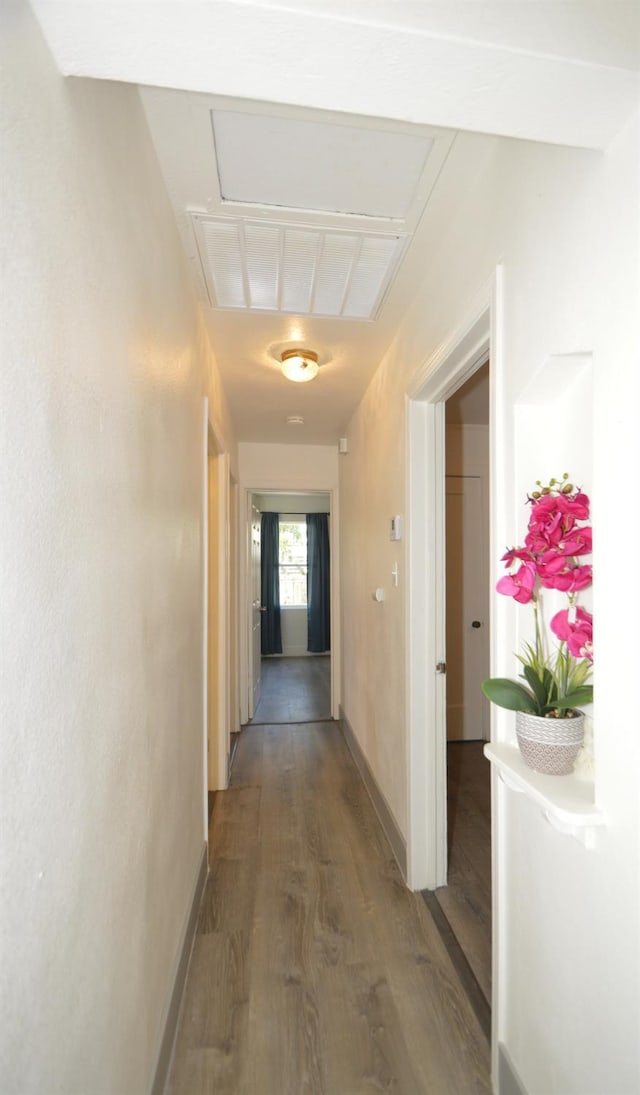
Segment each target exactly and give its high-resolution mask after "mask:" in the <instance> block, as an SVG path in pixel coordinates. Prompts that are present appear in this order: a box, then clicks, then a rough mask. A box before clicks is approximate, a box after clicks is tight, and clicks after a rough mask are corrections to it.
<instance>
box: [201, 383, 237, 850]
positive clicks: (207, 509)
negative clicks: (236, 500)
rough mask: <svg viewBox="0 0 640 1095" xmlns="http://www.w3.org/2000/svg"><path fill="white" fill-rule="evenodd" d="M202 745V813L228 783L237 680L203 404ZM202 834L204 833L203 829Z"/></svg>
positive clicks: (213, 434)
mask: <svg viewBox="0 0 640 1095" xmlns="http://www.w3.org/2000/svg"><path fill="white" fill-rule="evenodd" d="M204 414H205V421H204V429H205V449H204V461H205V463H204V520H203V528H204V564H205V565H204V568H203V572H204V716H205V719H204V721H205V729H204V746H205V765H204V768H205V782H206V786H205V792H206V793H205V809H206V819H207V822H208V815H209V796H210V795H211V794H212V793H213V792H215V791H220V790H224V789H225V788H226V787H227V784H228V780H229V752H230V726H231V722H232V717H231V703H232V695H233V685H232V682H233V680H234V678H236V679H237V657H236V653H235V652H234V649H233V645H232V641H233V640H232V636H233V634H234V625H233V615H234V613H233V609H234V604H233V598H232V595H231V590H230V556H231V527H230V518H229V514H230V495H231V493H232V489H233V480H232V478H231V475H230V469H229V458H228V454H227V452H226V449H225V445H224V441H223V439H222V437H221V435H220V434H219V432H218V431H217V429H216V427H215V425H214V424H213V423H212V422H211V420H210V418H209V405H208V400H207V399H205V400H204ZM205 831H206V829H205Z"/></svg>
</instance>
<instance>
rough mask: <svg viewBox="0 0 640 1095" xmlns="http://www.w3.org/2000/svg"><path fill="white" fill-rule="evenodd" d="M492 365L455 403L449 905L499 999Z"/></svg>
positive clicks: (450, 522) (449, 569)
mask: <svg viewBox="0 0 640 1095" xmlns="http://www.w3.org/2000/svg"><path fill="white" fill-rule="evenodd" d="M489 407H490V399H489V364H488V362H487V363H486V364H484V365H482V366H481V367H480V368H479V369H478V370H477V371H476V372H475V373H474V374H473V375H472V376H471V377H470V378H469V379H468V380H467V381H466V382H465V383H464V384H463V385H462V386H461V387H460V388H459V389H458V390H457V391H456V392H454V393H453V394H452V395H451V396H450V397H449V399H448V400H447V401H446V404H445V506H446V547H445V555H446V613H445V615H446V666H447V673H446V711H447V716H446V726H447V747H446V748H447V885H446V886H443V887H440V888H438V889H437V890H436V895H437V897H438V901H439V903H440V906H441V908H442V910H443V912H444V914H445V916H446V918H447V920H448V922H449V926H450V928H451V930H452V931H453V933H454V935H455V937H456V939H457V941H458V944H459V946H460V947H461V949H462V952H463V954H464V957H465V958H466V960H467V962H468V964H469V966H470V969H471V972H472V974H473V976H474V978H475V980H476V981H477V984H478V987H479V989H480V991H481V992H482V995H483V996H484V998H485V1000H486V1003H487V1005H489V1004H490V1001H491V773H490V765H489V762H488V761H487V759H486V758H485V756H484V754H483V746H484V743H485V741H487V740H488V738H489V709H488V702H487V700H486V699H485V697H484V696H483V694H482V692H481V687H480V686H481V683H482V681H483V680H484V679H485V678H486V677H487V676H488V675H489V639H490V636H489Z"/></svg>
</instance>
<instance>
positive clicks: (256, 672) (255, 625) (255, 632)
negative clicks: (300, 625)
mask: <svg viewBox="0 0 640 1095" xmlns="http://www.w3.org/2000/svg"><path fill="white" fill-rule="evenodd" d="M261 592H262V591H261V579H260V510H259V509H258V508H257V507H256V505H255V504H254V503H253V501H252V503H251V688H250V690H249V718H250V719H251V718H253V713H254V711H255V709H256V707H257V706H258V703H259V700H260V676H261V672H262V649H261V648H262V643H261V626H262V605H261V600H260V598H261Z"/></svg>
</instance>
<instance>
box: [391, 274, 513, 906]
mask: <svg viewBox="0 0 640 1095" xmlns="http://www.w3.org/2000/svg"><path fill="white" fill-rule="evenodd" d="M502 283H503V271H502V267H500V266H499V267H497V268H496V270H495V273H494V275H493V277H492V278H491V280H490V282H489V283H488V284H487V285H486V286H485V287H484V288H483V289H482V290H481V292H480V293H479V294H478V296H477V298H476V300H475V301H474V302H473V304H472V306H471V307H470V308H469V310H468V311H467V315H466V318H465V319H464V320H463V322H462V323H461V324H460V326H459V327H458V328H457V329H456V330H455V331H454V332H453V333H452V334H451V335H450V337H449V338H447V339H446V341H445V342H444V343H442V344H441V345H440V346H439V348H438V349H437V350H436V352H435V353H434V354H433V355H432V356H431V357H430V358H429V359H428V360H427V361H426V362H425V364H424V365H423V367H422V368H421V369H420V370H419V372H418V374H417V375H416V377H415V378H414V381H413V383H412V385H411V387H410V389H409V390H408V392H407V397H406V399H407V416H406V421H407V468H408V476H407V495H408V496H407V513H408V514H409V522H408V575H409V580H408V597H407V632H406V634H407V651H408V657H407V719H408V726H407V804H408V811H407V814H408V831H407V881H408V884H409V886H410V887H411V889H413V890H423V889H429V890H433V889H436V887H438V886H443V885H445V884H446V881H447V762H446V740H447V734H446V676H445V675H444V674H440V673H437V672H436V668H435V667H436V664H437V663H438V662H445V659H446V644H445V474H446V464H445V402H446V400H447V399H448V398H449V397H450V396H451V395H453V393H454V392H455V391H456V390H457V389H458V388H459V387H460V386H461V385H462V384H463V383H464V382H465V381H466V380H467V379H468V378H469V377H470V376H472V375H473V373H474V372H475V371H476V370H477V369H478V368H480V366H481V365H483V364H484V363H485V362H486V360H487V357H489V374H490V434H489V446H490V470H489V493H490V500H491V501H490V505H491V517H490V545H492V544H493V542H494V535H493V533H494V524H495V512H496V509H497V506H498V500H497V491H498V490H499V484H497V483H496V471H495V469H496V466H500V462H499V461H498V462H497V460H496V456H497V448H498V445H497V441H496V439H497V438H498V437H499V436H501V426H500V422H501V419H500V409H501V407H502V406H503V402H504V400H503V383H502V377H503V375H504V371H503V361H502V358H503V348H502V338H501V326H502V295H503V294H502ZM489 349H490V350H491V353H490V354H489ZM489 550H490V557H491V558H493V548H492V546H490V548H489ZM490 632H491V646H492V649H493V646H494V643H495V629H494V627H493V622H492V621H490ZM425 670H426V671H425Z"/></svg>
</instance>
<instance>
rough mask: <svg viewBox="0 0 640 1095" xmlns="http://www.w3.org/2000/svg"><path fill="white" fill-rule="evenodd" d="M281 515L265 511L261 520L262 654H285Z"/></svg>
mask: <svg viewBox="0 0 640 1095" xmlns="http://www.w3.org/2000/svg"><path fill="white" fill-rule="evenodd" d="M278 536H279V518H278V514H277V513H263V514H262V518H261V521H260V601H261V603H262V607H263V608H264V609H266V611H265V612H263V613H262V620H261V626H260V642H261V650H262V653H263V654H282V630H281V627H280V569H279V545H278Z"/></svg>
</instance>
